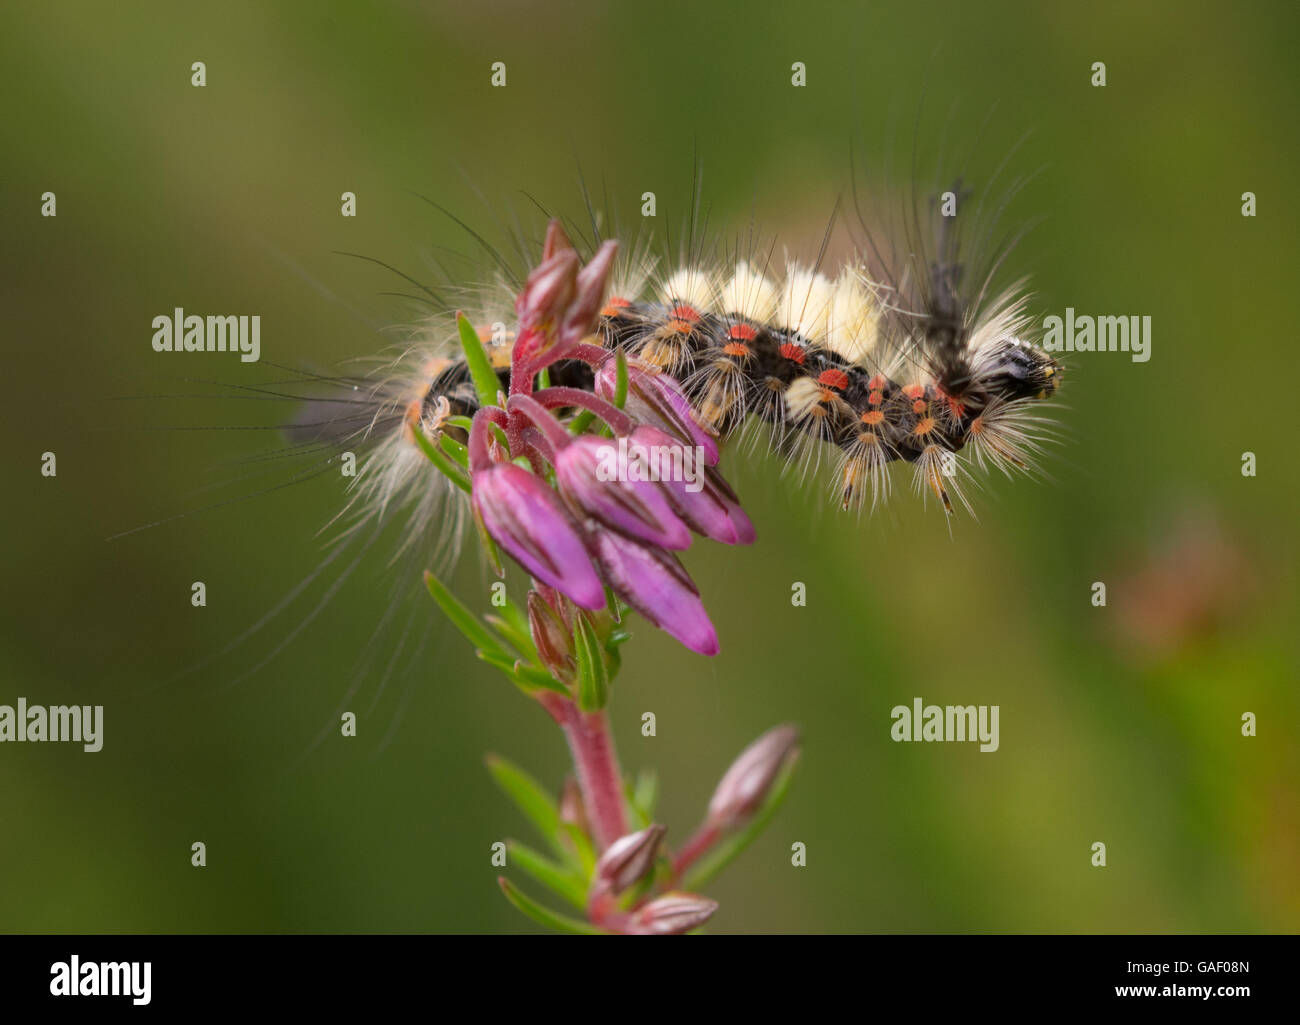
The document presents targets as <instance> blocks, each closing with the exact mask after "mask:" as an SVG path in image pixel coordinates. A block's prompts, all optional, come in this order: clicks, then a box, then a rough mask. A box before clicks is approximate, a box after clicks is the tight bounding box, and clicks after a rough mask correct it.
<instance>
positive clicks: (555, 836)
mask: <svg viewBox="0 0 1300 1025" xmlns="http://www.w3.org/2000/svg"><path fill="white" fill-rule="evenodd" d="M486 762H487V768H488V772H490V773H492V778H493V779H494V780H496V782H497V786H499V787H500V788H501V789H502V790H504V791H505V794H506V796H507V797H509V798H510V799H511V800H512V801H514V802H515V805H516V806H517V807H518V808H519V810H520V811H521V812H523V813H524V817H525V818H527V819H528V821H529V822H531V823H532V824H533V825H534V826H536V827H537V831H538V832H539V833H541V834H542V836H543V838H544V839H545V840H546V842H547V843H549V844H550V845H551V847H552V848H553V849H554V850H555V851H556V853H557V854H563V853H564V848H563V847H561V846H560V813H559V811H558V810H557V805H556V801H555V798H553V797H552V796H551V795H550V794H548V793H547V792H546V791H545V790H544V789H542V785H541V784H540V783H538V782H537V780H535V779H533V777H532V776H530V775H528V773H526V772H524V770H523V769H521V768H519V766H517V765H514V764H512V763H510V762H508V761H506V760H505V759H504V758H502V757H501V756H499V755H488V756H487V758H486Z"/></svg>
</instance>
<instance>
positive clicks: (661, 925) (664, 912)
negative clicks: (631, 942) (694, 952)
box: [629, 893, 718, 936]
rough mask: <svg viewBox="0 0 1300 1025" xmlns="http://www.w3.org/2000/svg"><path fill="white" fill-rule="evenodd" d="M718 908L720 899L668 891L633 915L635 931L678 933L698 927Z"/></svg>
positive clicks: (654, 933)
mask: <svg viewBox="0 0 1300 1025" xmlns="http://www.w3.org/2000/svg"><path fill="white" fill-rule="evenodd" d="M717 910H718V902H717V901H716V900H709V899H708V898H707V897H699V896H696V895H695V894H693V893H666V894H664V895H663V896H662V897H657V898H655V899H654V900H652V901H650V902H649V903H648V904H646V905H645V906H644V907H642V908H641V909H640V910H639V911H637V912H636V914H635V915H634V916H633V918H632V921H631V923H629V924H630V925H631V928H632V931H635V932H639V933H643V934H646V935H651V936H676V935H679V934H681V933H684V932H690V931H691V930H692V929H698V928H699V927H700V926H702V925H703V924H704V923H705V922H707V921H708V920H709V919H710V918H712V917H713V913H714V912H715V911H717Z"/></svg>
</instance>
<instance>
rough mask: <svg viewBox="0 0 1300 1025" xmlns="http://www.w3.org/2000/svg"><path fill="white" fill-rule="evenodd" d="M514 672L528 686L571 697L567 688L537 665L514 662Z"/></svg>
mask: <svg viewBox="0 0 1300 1025" xmlns="http://www.w3.org/2000/svg"><path fill="white" fill-rule="evenodd" d="M515 674H516V675H517V676H518V677H519V678H520V679H521V680H523V681H524V682H525V683H527V684H528V685H529V686H530V687H536V688H542V689H545V690H553V691H555V693H556V694H563V695H564V696H565V697H566V698H571V697H573V694H572V692H571V691H570V690H569V688H568V687H566V686H565V685H564V684H563V683H561V682H560V681H559V680H557V679H556V678H555V677H554V676H552V675H551V674H550V673H549V672H547V671H546V670H545V669H538V668H537V666H530V665H527V664H526V663H524V662H516V663H515Z"/></svg>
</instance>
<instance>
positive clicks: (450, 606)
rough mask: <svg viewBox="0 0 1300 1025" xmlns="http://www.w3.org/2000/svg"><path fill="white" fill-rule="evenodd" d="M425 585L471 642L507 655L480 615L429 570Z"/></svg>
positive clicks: (425, 572) (426, 571)
mask: <svg viewBox="0 0 1300 1025" xmlns="http://www.w3.org/2000/svg"><path fill="white" fill-rule="evenodd" d="M424 586H425V587H427V588H428V589H429V593H430V594H431V595H433V600H434V601H436V602H437V603H438V607H439V608H441V609H442V611H443V612H444V613H445V614H446V616H447V618H448V619H450V620H451V622H452V624H453V625H454V626H455V627H456V629H457V630H459V631H460V632H461V633H463V634H464V635H465V637H466V639H467V640H468V641H469V642H470V644H472V645H474V647H476V648H478V649H480V650H482V651H485V652H490V653H492V654H496V655H500V656H501V657H502V658H504V657H505V656H506V651H505V649H504V648H502V647H501V644H500V643H499V642H498V641H497V639H496V638H495V637H494V636H492V633H491V631H489V630H488V628H487V627H486V626H484V625H483V624H482V623H481V622H479V619H478V617H477V616H475V615H474V613H472V612H471V611H470V610H469V609H468V608H467V607H466V606H465V605H464V604H462V603H461V600H460V599H459V598H457V597H456V596H455V595H454V594H452V593H451V592H450V591H449V590H447V587H446V585H445V584H443V582H442V581H441V580H439V579H438V578H437V577H435V576H434V575H433V574H432V573H430V572H429V571H428V570H425V571H424Z"/></svg>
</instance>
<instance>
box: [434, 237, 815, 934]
mask: <svg viewBox="0 0 1300 1025" xmlns="http://www.w3.org/2000/svg"><path fill="white" fill-rule="evenodd" d="M614 252H615V248H614V245H613V244H612V243H606V244H605V245H603V246H602V247H601V248H600V249H599V250H598V251H597V253H596V254H595V256H594V257H593V258H592V260H591V261H590V262H588V263H587V264H586V265H585V266H582V265H581V261H580V260H579V258H578V256H577V253H576V252H575V251H574V250H573V247H572V245H571V244H570V243H569V240H568V238H567V237H566V236H565V234H564V232H563V231H562V230H561V229H560V228H559V226H558V225H556V224H552V225H551V227H550V228H549V230H548V232H547V236H546V242H545V245H544V247H543V253H542V260H541V262H540V263H539V265H538V266H537V267H536V268H535V269H534V270H533V271H532V273H531V274H529V275H528V278H527V281H526V282H525V284H524V287H523V289H522V290H521V291H520V293H519V295H518V297H517V299H516V304H515V309H516V314H517V317H518V323H517V330H516V332H515V342H514V347H513V349H512V351H511V366H510V383H509V395H508V396H507V397H506V398H505V399H504V400H503V399H502V398H501V395H500V393H501V391H502V382H501V378H500V376H499V375H498V373H497V370H496V369H495V368H494V366H493V365H492V363H491V361H490V360H489V359H488V357H487V354H486V352H485V351H484V349H483V347H482V343H481V341H480V339H479V337H478V335H477V333H476V332H475V331H474V330H473V329H472V328H471V327H470V326H469V325H468V323H467V322H466V321H464V320H463V319H461V320H460V322H459V326H460V335H461V343H462V346H463V347H464V349H465V358H466V364H467V368H468V370H469V376H470V379H471V381H472V384H473V388H474V391H475V392H476V394H477V399H478V408H477V412H475V413H474V415H473V417H472V419H471V420H470V421H468V422H466V421H465V420H464V419H463V418H458V417H456V416H454V415H452V412H451V409H450V407H449V406H448V407H447V408H444V409H443V410H442V411H441V412H440V413H439V415H438V416H437V417H435V418H433V419H432V420H431V421H430V420H426V419H425V418H424V416H423V413H422V411H421V410H420V409H418V408H417V409H415V410H414V411H413V413H412V415H411V419H410V421H409V423H408V428H409V432H410V436H411V438H412V440H413V441H414V442H415V443H416V444H417V445H418V446H419V447H420V449H421V451H423V452H424V454H425V455H426V456H427V457H428V458H429V460H430V462H432V463H433V464H434V465H435V466H436V467H437V468H438V469H439V470H440V471H441V472H443V473H444V474H446V475H447V476H448V477H450V478H451V479H452V480H453V481H454V482H455V483H457V484H458V485H459V486H461V487H463V488H465V489H466V490H467V491H469V492H470V500H471V503H472V507H473V510H474V514H475V517H476V519H477V521H478V523H479V524H480V526H481V527H482V533H483V536H484V538H485V544H486V545H487V548H488V550H489V552H490V553H491V554H493V555H495V552H496V549H497V548H499V549H500V550H501V551H503V552H505V553H506V554H507V555H508V556H510V557H511V558H512V559H514V560H515V561H516V562H518V563H519V564H520V566H522V567H523V568H524V569H525V570H527V572H528V573H529V574H530V575H531V576H532V578H533V587H532V589H531V590H530V591H529V592H528V595H527V602H526V611H524V612H520V611H519V610H518V609H517V608H516V607H514V606H511V605H506V606H505V607H504V608H503V609H502V610H501V612H500V614H495V613H494V615H492V616H490V617H488V618H487V625H486V626H485V625H484V623H483V622H481V621H480V620H478V619H477V618H476V617H475V616H474V615H473V614H472V613H471V612H469V610H467V609H466V608H465V607H464V606H462V605H461V604H460V602H459V601H458V600H457V599H456V598H455V597H454V596H453V595H452V594H451V593H450V592H449V591H448V590H447V589H446V588H445V587H444V586H443V585H442V584H441V582H439V581H438V580H437V579H436V578H435V577H433V576H432V575H431V574H428V575H426V580H427V582H428V585H429V590H430V593H431V594H432V595H433V597H434V598H435V599H436V600H437V601H438V602H439V604H440V605H441V606H442V608H443V610H444V611H445V612H446V613H447V615H448V616H449V617H450V618H451V619H452V621H453V622H454V623H455V624H456V625H457V626H458V627H459V628H460V630H461V632H462V633H464V634H465V636H466V637H467V638H469V639H470V641H471V642H472V643H473V644H474V646H475V647H476V649H477V650H478V654H479V656H480V657H481V658H483V659H484V661H486V662H488V663H490V664H492V665H494V666H496V667H497V668H499V669H500V670H501V671H502V672H503V673H504V674H506V676H507V677H508V678H509V679H510V680H511V681H512V682H513V683H514V684H515V685H516V686H518V687H519V688H520V689H521V690H522V691H523V692H524V693H525V694H527V695H529V696H530V697H531V698H533V699H535V700H536V701H537V702H538V703H539V704H540V705H541V706H542V707H543V708H544V709H545V710H546V711H547V712H548V713H549V714H550V716H551V718H552V719H553V720H554V721H555V722H556V723H557V724H558V725H559V726H560V728H561V729H562V730H563V732H564V736H565V739H566V740H567V742H568V746H569V750H570V752H571V754H572V756H573V766H574V773H573V776H572V777H570V778H568V779H567V780H566V782H565V785H564V790H563V793H562V795H561V796H560V797H559V798H552V797H550V796H549V795H547V794H545V793H544V791H542V789H541V788H540V786H539V784H538V783H537V782H536V781H534V780H533V779H532V778H531V777H529V776H528V775H527V774H526V773H524V772H523V771H522V770H520V769H517V768H516V767H514V766H512V765H510V764H509V763H508V762H506V761H504V760H503V759H500V758H495V757H494V758H491V759H489V762H488V768H489V771H491V773H492V774H493V776H494V777H495V778H496V780H497V781H498V783H499V784H500V785H501V786H502V788H503V789H504V790H505V791H506V793H508V794H509V795H510V796H511V797H512V798H513V799H514V800H515V801H516V802H517V803H518V804H519V806H520V808H521V809H522V810H523V811H524V812H525V813H526V815H527V816H528V818H529V819H530V820H531V821H532V822H533V823H534V824H535V825H537V827H538V828H539V830H541V832H542V833H543V834H544V835H545V837H546V839H547V842H548V844H549V846H550V848H551V854H550V855H545V854H541V853H539V852H537V851H534V850H532V849H531V848H528V847H525V846H524V845H522V844H518V843H517V842H515V841H511V842H510V845H509V850H510V858H511V864H512V865H515V866H517V867H519V869H520V870H521V871H524V872H526V873H528V874H529V875H531V876H532V877H533V878H534V879H535V880H536V881H537V882H539V883H541V884H543V885H545V886H546V887H547V888H549V889H551V890H552V891H554V892H555V893H556V894H557V895H559V896H561V897H563V898H564V899H566V900H568V901H569V902H570V903H572V904H574V905H576V906H578V907H580V908H582V910H583V912H584V914H585V920H582V921H580V920H578V919H574V918H571V917H568V916H565V915H562V914H559V913H558V912H555V911H552V910H550V909H548V908H545V907H543V906H542V905H540V904H538V903H536V902H535V901H533V900H532V898H531V897H529V896H527V895H526V894H524V893H523V892H522V891H521V890H519V889H518V888H517V887H515V886H514V884H513V883H511V882H510V881H509V880H506V879H501V880H500V882H501V888H502V892H503V893H504V894H505V895H506V897H507V899H509V900H510V901H511V902H512V903H514V904H515V905H516V906H517V907H518V908H519V909H520V910H521V911H523V912H524V913H525V914H527V915H529V916H530V917H532V918H534V919H535V920H537V921H539V922H542V923H544V924H545V925H547V926H549V927H552V928H557V929H561V930H567V931H572V932H609V933H621V934H634V935H675V934H680V933H685V932H690V931H691V930H693V929H696V928H698V927H699V926H700V925H702V924H703V923H704V922H705V921H707V920H708V919H709V918H710V917H711V916H712V915H713V914H714V912H715V911H716V910H717V908H718V905H717V904H716V903H715V902H714V901H711V900H709V899H707V898H705V897H701V896H697V895H696V894H694V893H684V892H678V891H677V890H676V889H673V888H674V887H676V885H677V882H676V881H677V879H678V878H679V877H680V876H681V874H682V870H683V869H684V868H685V867H686V866H687V865H689V864H690V863H691V862H692V861H694V860H695V859H696V858H698V857H699V856H700V855H702V854H704V853H705V852H706V851H708V850H709V849H710V848H711V847H712V846H713V845H714V844H715V843H716V842H717V841H718V840H719V839H720V838H721V837H723V834H724V833H726V832H727V831H729V830H733V829H734V827H735V826H737V825H738V824H740V823H741V822H742V821H747V820H748V819H749V818H752V817H753V816H754V815H755V814H757V809H758V808H759V807H760V806H761V807H765V808H770V807H773V806H774V800H775V798H773V796H772V795H771V791H772V789H773V780H774V779H776V778H777V777H778V776H779V775H780V773H781V771H782V769H783V767H784V766H785V765H786V764H788V762H789V760H790V758H791V757H792V751H793V745H794V743H795V738H796V736H797V735H795V734H793V732H791V731H789V730H788V729H786V730H785V731H784V732H783V731H782V730H778V731H774V732H773V734H769V735H768V736H767V737H765V738H763V739H762V740H760V741H759V742H758V743H756V744H755V745H752V746H751V747H750V748H749V749H748V750H747V751H746V752H745V753H744V754H743V755H742V756H741V758H740V759H739V760H738V761H737V763H736V765H735V766H733V768H732V769H731V770H730V771H729V772H728V774H727V775H726V776H725V777H724V779H723V782H722V783H721V784H720V785H719V789H718V792H717V793H716V794H715V795H714V801H713V803H712V804H711V806H710V813H709V816H708V818H707V820H706V823H705V826H704V827H703V828H702V829H701V830H700V831H699V832H697V833H696V835H695V836H694V837H693V838H692V839H691V840H690V841H688V843H687V845H686V847H685V848H684V849H683V851H682V852H680V853H679V854H678V855H677V856H676V857H675V858H674V857H673V856H672V854H671V853H670V852H667V851H666V850H665V848H664V834H665V830H664V827H663V826H661V825H656V824H652V816H653V810H654V809H653V787H651V788H650V790H649V791H647V790H646V788H645V787H644V786H642V785H638V786H637V787H636V788H633V787H632V786H631V784H630V783H628V782H627V781H625V780H624V779H623V777H622V774H621V772H620V771H619V768H618V760H617V758H616V756H615V753H614V747H613V741H612V737H611V734H610V731H609V724H608V718H607V716H606V713H605V706H606V704H607V703H608V700H609V693H610V687H611V684H612V682H613V680H614V678H615V676H616V675H617V673H618V669H619V666H620V664H621V661H622V654H621V646H622V645H623V643H624V642H625V641H626V640H627V637H628V633H627V629H626V626H627V624H626V620H625V613H626V611H627V609H629V608H630V609H632V610H634V611H636V612H638V613H639V614H640V615H641V616H642V617H643V618H644V619H646V620H647V621H649V622H650V623H651V624H652V625H654V626H656V627H658V628H659V629H662V630H663V631H665V632H666V633H668V634H669V635H671V636H672V637H674V638H676V639H677V640H678V641H679V642H681V643H682V644H683V645H685V646H686V647H687V648H689V649H690V650H692V651H695V652H699V653H700V654H704V655H713V654H716V653H717V651H718V637H717V633H716V631H715V630H714V627H713V624H712V623H711V622H710V620H709V616H708V613H707V612H706V611H705V608H704V604H703V602H702V601H701V600H700V594H699V590H698V588H697V587H696V586H695V584H694V582H693V581H692V580H691V578H690V576H689V574H688V573H687V572H686V570H685V569H684V568H683V566H682V564H681V563H680V562H679V561H678V560H677V558H676V556H674V555H673V554H672V552H673V551H674V550H682V549H685V548H687V547H689V546H690V544H691V540H692V538H691V535H692V531H693V532H695V533H697V534H700V535H702V536H704V537H707V538H710V539H713V540H718V541H722V542H724V543H726V544H748V543H750V542H751V541H752V540H753V537H754V529H753V525H752V524H751V523H750V521H749V518H748V517H747V516H746V515H745V513H744V511H743V510H742V509H741V507H740V503H739V501H738V499H737V498H736V496H735V494H734V492H732V490H731V489H730V488H729V487H728V486H727V484H726V482H725V481H724V480H723V478H722V476H721V474H720V473H719V472H718V470H717V469H716V466H715V464H716V463H717V459H718V448H717V443H716V441H715V439H714V438H713V436H712V435H710V434H709V432H707V431H706V430H704V429H703V428H702V427H700V425H699V424H697V423H696V422H695V420H694V419H693V417H692V416H691V412H690V404H689V402H688V401H687V399H686V397H685V395H684V394H683V392H682V390H681V388H680V387H679V386H678V384H677V383H676V382H675V381H674V380H673V379H672V378H671V377H669V376H667V375H665V374H662V373H653V372H651V371H649V370H647V369H646V368H643V367H640V366H637V365H635V364H634V363H632V362H629V361H628V360H627V359H626V357H625V356H623V355H621V354H620V355H617V356H615V357H614V358H610V357H609V353H608V352H607V351H606V350H605V349H604V348H603V347H602V346H599V345H593V344H589V343H588V342H587V341H586V340H587V339H588V338H589V337H590V336H591V335H592V333H593V332H594V331H595V330H596V327H597V317H598V315H599V311H600V310H601V308H602V305H601V304H602V302H603V299H604V293H605V289H606V282H607V280H608V277H609V273H610V269H611V267H612V264H613V258H614ZM561 361H578V362H585V363H586V364H587V365H588V366H590V367H591V370H592V374H593V375H594V377H595V387H594V389H592V390H586V389H582V388H576V387H566V386H564V385H563V384H557V385H552V384H549V383H547V382H548V380H549V378H550V375H549V373H548V374H547V375H545V376H543V373H542V372H543V371H547V370H548V368H551V367H554V366H555V364H557V363H559V362H561ZM568 379H569V380H572V377H570V378H568ZM466 426H467V427H468V438H467V439H466V440H465V441H464V443H463V444H462V443H461V441H460V440H459V439H460V438H463V437H464V435H463V434H461V435H459V436H456V437H448V436H447V435H446V433H445V430H446V429H447V428H448V427H455V428H457V429H458V430H460V431H464V430H465V428H466ZM597 432H598V433H597ZM641 452H649V453H654V454H655V456H656V458H663V459H664V460H666V466H667V470H668V471H669V472H665V469H664V464H663V463H654V462H649V463H646V462H641V461H640V460H641V456H640V453H641ZM632 453H637V455H635V456H634V455H633V454H632ZM634 458H635V459H636V460H638V462H637V463H636V464H634V463H633V459H634ZM611 593H612V595H613V597H612V598H611V597H610V594H611ZM494 604H496V603H495V602H494ZM745 842H748V837H746V836H741V837H740V838H739V840H738V841H734V842H732V846H730V847H724V848H723V849H722V850H720V851H719V852H718V853H717V855H716V856H715V858H714V859H712V860H713V862H714V863H716V862H717V860H718V858H719V857H721V858H722V859H723V860H726V859H729V858H730V857H732V856H734V854H735V852H736V851H737V850H739V847H740V846H742V845H743V843H745ZM551 858H558V859H559V861H558V862H556V861H553V860H551ZM697 874H698V873H697ZM665 891H668V892H665Z"/></svg>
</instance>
